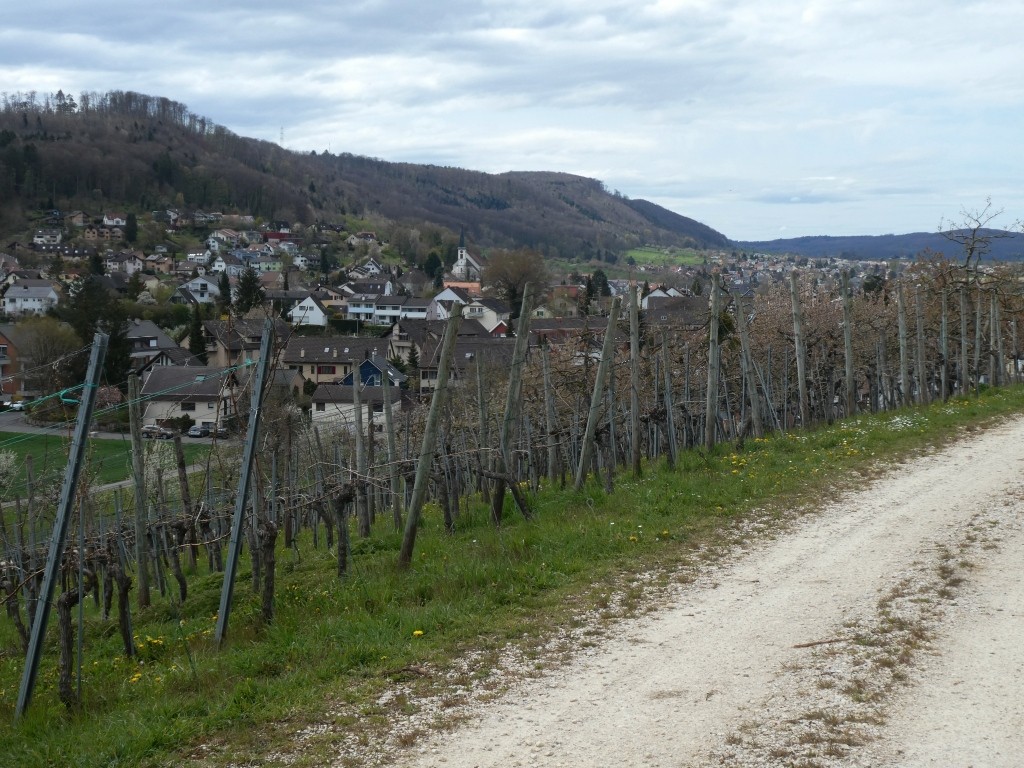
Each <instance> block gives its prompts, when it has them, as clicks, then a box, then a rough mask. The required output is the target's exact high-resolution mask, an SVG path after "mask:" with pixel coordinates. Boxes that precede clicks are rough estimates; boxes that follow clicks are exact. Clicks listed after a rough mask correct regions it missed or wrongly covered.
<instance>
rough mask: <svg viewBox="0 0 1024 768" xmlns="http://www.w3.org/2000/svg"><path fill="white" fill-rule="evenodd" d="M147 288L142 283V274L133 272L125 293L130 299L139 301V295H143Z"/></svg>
mask: <svg viewBox="0 0 1024 768" xmlns="http://www.w3.org/2000/svg"><path fill="white" fill-rule="evenodd" d="M144 287H145V286H144V285H143V283H142V274H141V273H140V272H132V274H131V276H130V277H129V278H128V285H126V286H125V291H126V292H127V294H128V298H130V299H138V297H139V294H140V293H142V289H143V288H144Z"/></svg>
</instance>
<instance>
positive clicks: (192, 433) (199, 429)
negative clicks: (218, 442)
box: [188, 424, 210, 437]
mask: <svg viewBox="0 0 1024 768" xmlns="http://www.w3.org/2000/svg"><path fill="white" fill-rule="evenodd" d="M188 436H189V437H209V436H210V428H209V427H204V426H203V425H201V424H193V425H192V426H191V427H189V428H188Z"/></svg>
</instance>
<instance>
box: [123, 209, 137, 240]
mask: <svg viewBox="0 0 1024 768" xmlns="http://www.w3.org/2000/svg"><path fill="white" fill-rule="evenodd" d="M138 238H139V220H138V218H137V217H136V216H135V214H134V213H129V214H128V218H127V219H126V220H125V225H124V239H125V240H127V241H128V242H129V243H134V242H135V241H136V240H138Z"/></svg>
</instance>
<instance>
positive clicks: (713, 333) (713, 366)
mask: <svg viewBox="0 0 1024 768" xmlns="http://www.w3.org/2000/svg"><path fill="white" fill-rule="evenodd" d="M721 285H722V276H721V275H720V274H719V273H718V272H715V273H714V274H713V275H712V276H711V319H710V320H709V321H708V327H709V333H708V389H707V400H706V401H705V403H704V448H705V449H706V450H709V451H710V450H711V449H712V448H714V447H715V432H716V429H717V427H718V379H719V374H720V371H719V369H720V368H721V364H722V350H721V347H720V346H719V344H718V327H719V325H720V319H721V318H720V316H721V314H722V290H721ZM665 364H666V365H667V364H668V359H667V358H666V360H665Z"/></svg>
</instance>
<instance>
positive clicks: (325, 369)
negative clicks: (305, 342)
mask: <svg viewBox="0 0 1024 768" xmlns="http://www.w3.org/2000/svg"><path fill="white" fill-rule="evenodd" d="M335 368H336V366H333V365H318V366H317V367H316V372H317V374H319V375H321V376H323V375H325V374H330V375H333V374H334V372H335Z"/></svg>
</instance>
